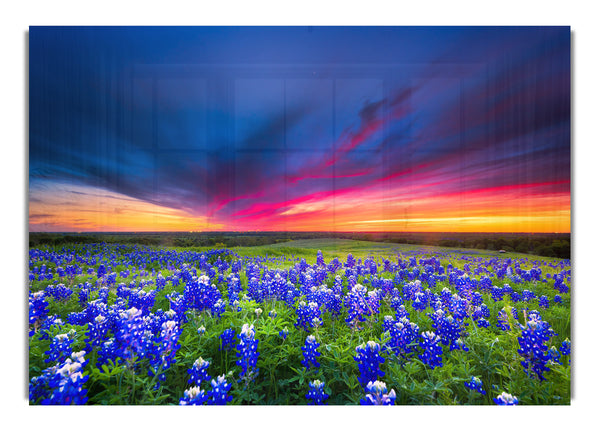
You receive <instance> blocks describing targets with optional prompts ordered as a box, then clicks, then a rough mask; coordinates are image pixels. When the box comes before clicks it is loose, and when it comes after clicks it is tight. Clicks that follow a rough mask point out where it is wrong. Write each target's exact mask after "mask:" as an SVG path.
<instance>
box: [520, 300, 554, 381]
mask: <svg viewBox="0 0 600 431" xmlns="http://www.w3.org/2000/svg"><path fill="white" fill-rule="evenodd" d="M554 335H556V334H555V332H554V331H553V330H552V328H551V327H550V325H549V324H548V323H547V322H544V321H543V320H542V319H541V317H540V316H539V314H538V313H536V312H533V311H532V312H531V313H530V314H529V321H528V322H527V327H525V328H523V331H522V333H521V336H520V337H519V338H518V339H517V340H518V341H519V345H520V346H521V348H520V349H519V350H518V353H519V355H521V356H522V357H523V358H524V360H523V361H521V365H523V368H524V370H525V372H526V373H527V375H528V376H530V377H532V376H533V374H532V371H533V373H535V376H536V377H537V378H538V379H539V380H546V378H545V377H544V375H543V373H544V372H545V371H548V370H549V368H548V367H547V366H546V363H547V362H548V361H549V360H550V354H549V353H548V346H546V345H545V343H546V342H547V341H548V340H549V339H550V337H553V336H554Z"/></svg>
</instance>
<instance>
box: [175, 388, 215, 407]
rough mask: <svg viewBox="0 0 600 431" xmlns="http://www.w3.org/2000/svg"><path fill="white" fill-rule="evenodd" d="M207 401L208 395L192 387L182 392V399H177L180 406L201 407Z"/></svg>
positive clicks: (202, 390)
mask: <svg viewBox="0 0 600 431" xmlns="http://www.w3.org/2000/svg"><path fill="white" fill-rule="evenodd" d="M206 401H208V394H207V393H206V392H205V391H204V389H200V388H199V387H198V386H192V387H191V388H189V389H186V390H185V391H184V392H183V398H180V399H179V405H180V406H201V405H203V404H204V403H205V402H206Z"/></svg>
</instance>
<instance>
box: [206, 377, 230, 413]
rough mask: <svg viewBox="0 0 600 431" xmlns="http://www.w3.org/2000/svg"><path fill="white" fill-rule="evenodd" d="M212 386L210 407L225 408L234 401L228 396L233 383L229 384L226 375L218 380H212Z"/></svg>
mask: <svg viewBox="0 0 600 431" xmlns="http://www.w3.org/2000/svg"><path fill="white" fill-rule="evenodd" d="M210 386H211V390H210V391H209V393H208V395H209V396H210V398H209V400H208V405H219V406H223V405H225V404H227V403H228V402H229V401H231V400H232V399H233V397H232V396H231V395H227V393H228V392H229V389H230V388H231V383H227V380H226V379H225V375H220V376H219V377H217V379H216V380H215V379H212V380H211V381H210Z"/></svg>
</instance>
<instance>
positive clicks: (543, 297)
mask: <svg viewBox="0 0 600 431" xmlns="http://www.w3.org/2000/svg"><path fill="white" fill-rule="evenodd" d="M539 306H540V308H548V307H550V301H549V300H548V297H547V296H546V295H541V296H540V297H539Z"/></svg>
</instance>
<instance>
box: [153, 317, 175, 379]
mask: <svg viewBox="0 0 600 431" xmlns="http://www.w3.org/2000/svg"><path fill="white" fill-rule="evenodd" d="M180 335H181V328H180V327H179V325H178V324H177V322H176V321H174V320H168V321H166V322H164V323H163V324H162V327H161V332H160V335H159V336H158V337H157V338H158V339H157V341H158V345H157V346H155V347H154V349H152V350H153V351H152V354H151V357H150V371H151V373H150V374H151V375H152V374H153V373H158V372H159V371H160V370H162V372H161V373H160V375H159V378H160V380H161V381H163V380H164V378H165V376H164V371H165V370H167V369H168V368H169V367H170V366H171V364H173V363H174V362H175V355H176V354H177V351H178V350H179V347H180V345H179V343H178V342H179V336H180Z"/></svg>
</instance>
